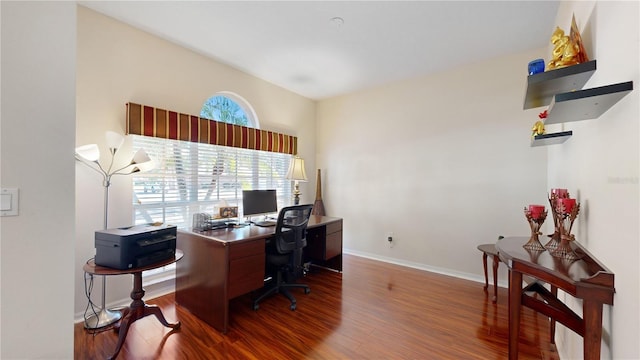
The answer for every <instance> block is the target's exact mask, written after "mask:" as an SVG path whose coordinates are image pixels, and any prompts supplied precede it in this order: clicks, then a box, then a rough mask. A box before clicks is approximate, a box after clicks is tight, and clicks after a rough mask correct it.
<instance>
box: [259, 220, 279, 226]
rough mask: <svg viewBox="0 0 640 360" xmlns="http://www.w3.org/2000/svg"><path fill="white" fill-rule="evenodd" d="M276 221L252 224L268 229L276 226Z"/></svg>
mask: <svg viewBox="0 0 640 360" xmlns="http://www.w3.org/2000/svg"><path fill="white" fill-rule="evenodd" d="M276 223H277V221H274V220H264V221H254V222H253V224H254V225H256V226H262V227H269V226H276Z"/></svg>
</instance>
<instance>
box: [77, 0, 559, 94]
mask: <svg viewBox="0 0 640 360" xmlns="http://www.w3.org/2000/svg"><path fill="white" fill-rule="evenodd" d="M80 4H82V5H83V6H86V7H88V8H91V9H93V10H95V11H98V12H101V13H103V14H105V15H108V16H111V17H113V18H115V19H117V20H120V21H122V22H125V23H128V24H130V25H132V26H134V27H137V28H140V29H142V30H145V31H147V32H149V33H151V34H154V35H156V36H158V37H161V38H164V39H167V40H169V41H172V42H174V43H177V44H179V45H182V46H184V47H186V48H189V49H191V50H194V51H196V52H198V53H201V54H203V55H206V56H209V57H211V58H213V59H215V60H217V61H219V62H222V63H224V64H228V65H231V66H233V67H235V68H237V69H239V70H242V71H244V72H246V73H249V74H251V75H254V76H256V77H259V78H261V79H264V80H266V81H269V82H271V83H273V84H276V85H279V86H281V87H283V88H286V89H289V90H290V91H293V92H295V93H298V94H300V95H303V96H306V97H309V98H311V99H323V98H328V97H332V96H336V95H340V94H345V93H349V92H352V91H356V90H360V89H363V88H367V87H372V86H376V85H381V84H384V83H387V82H391V81H395V80H400V79H405V78H410V77H414V76H420V75H425V74H429V73H433V72H437V71H442V70H445V69H448V68H452V67H456V66H460V65H464V64H469V63H474V62H478V61H482V60H487V59H490V58H494V57H497V56H500V55H506V54H512V53H517V52H521V51H525V50H529V49H535V48H540V47H544V46H546V45H548V43H549V38H550V36H551V33H552V32H553V30H554V28H555V26H556V24H554V21H555V18H556V12H557V9H558V4H559V1H199V2H192V1H81V2H80ZM334 17H341V18H342V19H344V23H343V24H342V25H338V24H336V23H335V22H334V21H332V20H331V19H333V18H334ZM532 60H533V59H532ZM522 66H523V73H524V72H526V64H522Z"/></svg>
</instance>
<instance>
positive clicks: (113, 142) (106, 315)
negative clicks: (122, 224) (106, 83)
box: [75, 131, 153, 329]
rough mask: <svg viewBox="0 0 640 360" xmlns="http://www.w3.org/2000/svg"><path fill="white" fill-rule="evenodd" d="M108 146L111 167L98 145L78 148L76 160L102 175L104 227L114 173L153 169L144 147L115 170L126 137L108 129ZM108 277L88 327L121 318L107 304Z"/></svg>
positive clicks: (87, 323) (121, 173)
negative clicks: (98, 304)
mask: <svg viewBox="0 0 640 360" xmlns="http://www.w3.org/2000/svg"><path fill="white" fill-rule="evenodd" d="M106 140H107V147H108V148H109V153H110V154H111V161H110V162H109V167H108V168H106V169H105V168H104V167H102V165H101V164H100V161H99V160H100V149H98V145H96V144H89V145H83V146H79V147H77V148H76V150H75V152H76V160H77V161H80V162H81V163H83V164H85V165H87V166H88V167H89V168H91V169H92V170H94V171H96V172H97V173H99V174H100V175H102V186H103V187H104V229H107V226H108V222H107V215H108V213H109V186H110V185H111V177H112V176H114V175H130V174H133V173H136V172H139V171H146V170H151V169H152V168H153V161H152V160H151V159H150V158H149V156H148V155H147V153H146V152H145V151H144V149H140V150H138V151H137V152H136V153H135V155H133V158H132V159H131V160H130V161H129V163H128V164H127V165H125V166H123V167H121V168H118V169H115V170H113V163H114V160H115V155H116V152H117V151H118V149H119V148H120V146H122V144H123V143H124V137H123V136H122V135H120V134H118V133H116V132H113V131H107V134H106ZM106 284H107V282H106V277H103V278H102V308H101V310H100V312H98V313H97V314H93V315H92V316H90V317H89V318H87V319H85V322H84V326H85V328H87V329H98V328H102V327H105V326H107V325H111V324H113V323H115V322H116V321H118V320H120V318H121V317H122V314H121V313H120V312H118V311H111V310H109V309H107V308H106V306H105V294H106Z"/></svg>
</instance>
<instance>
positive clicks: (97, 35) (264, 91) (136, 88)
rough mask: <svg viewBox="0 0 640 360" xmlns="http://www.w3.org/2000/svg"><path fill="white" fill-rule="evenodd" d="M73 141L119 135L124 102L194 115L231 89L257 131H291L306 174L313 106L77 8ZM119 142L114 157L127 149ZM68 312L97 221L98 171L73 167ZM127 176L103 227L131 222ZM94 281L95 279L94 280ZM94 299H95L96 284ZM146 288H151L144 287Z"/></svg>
mask: <svg viewBox="0 0 640 360" xmlns="http://www.w3.org/2000/svg"><path fill="white" fill-rule="evenodd" d="M77 32H78V61H77V62H78V64H77V79H78V80H77V123H76V130H77V134H76V135H77V145H82V144H87V143H98V145H99V146H100V147H101V149H105V146H104V133H105V131H107V130H113V131H118V132H120V133H124V126H125V103H127V102H129V101H131V102H136V103H141V104H145V105H151V106H156V107H159V108H164V109H169V110H174V111H179V112H183V113H187V114H195V115H198V114H199V113H200V109H201V108H202V104H203V103H204V101H205V100H206V99H207V98H209V97H210V96H212V95H213V94H215V93H216V92H218V91H223V90H224V91H232V92H234V93H236V94H238V95H240V96H242V97H243V98H244V99H246V100H247V101H248V102H249V103H250V104H252V105H253V106H254V110H255V112H256V114H257V116H258V118H259V121H260V125H261V127H262V128H263V129H269V130H274V131H280V132H284V133H287V134H291V135H296V136H298V153H299V154H300V156H301V157H302V158H304V159H305V163H306V170H307V172H310V173H313V169H314V168H315V163H314V153H315V134H314V131H315V103H314V102H313V101H311V100H309V99H307V98H304V97H301V96H299V95H296V94H293V93H291V92H288V91H285V90H283V89H282V88H279V87H277V86H274V85H272V84H270V83H267V82H265V81H262V80H259V79H256V78H254V77H252V76H249V75H247V74H245V73H242V72H239V71H237V70H234V69H232V68H230V67H228V66H225V65H222V64H220V63H217V62H215V61H212V60H210V59H207V58H205V57H203V56H201V55H198V54H196V53H194V52H192V51H189V50H187V49H185V48H183V47H180V46H177V45H175V44H172V43H169V42H167V41H164V40H161V39H159V38H157V37H154V36H152V35H150V34H148V33H145V32H142V31H140V30H137V29H135V28H133V27H130V26H128V25H125V24H123V23H120V22H118V21H115V20H113V19H111V18H109V17H106V16H104V15H101V14H99V13H97V12H94V11H92V10H89V9H87V8H84V7H78V30H77ZM130 146H131V145H130V140H128V141H127V142H126V143H125V147H124V148H123V149H122V150H121V151H120V152H122V155H121V157H120V158H119V159H120V161H122V162H126V161H127V160H129V159H128V156H127V154H131V150H130ZM76 171H77V177H76V195H77V201H76V210H77V212H76V224H77V226H76V232H77V243H76V258H75V271H76V276H75V278H76V280H77V282H76V287H75V311H76V315H78V314H81V313H82V312H83V311H84V307H85V306H86V303H87V301H86V299H85V296H84V287H83V284H82V281H81V280H82V276H83V273H82V265H83V264H84V262H85V261H86V260H87V259H89V258H91V257H93V256H94V255H95V248H94V231H95V230H97V229H101V228H102V226H103V218H102V213H103V205H102V204H103V188H102V185H101V180H100V178H99V176H98V175H97V174H96V173H94V172H92V171H90V170H89V169H88V168H87V167H85V166H82V165H81V164H78V165H77V167H76ZM310 180H312V181H310V182H308V183H303V184H301V191H302V201H303V202H313V199H314V197H313V196H314V193H313V189H314V181H313V180H314V179H310ZM131 201H132V200H131V178H129V177H120V178H118V179H114V182H113V185H112V188H111V190H110V201H109V227H117V226H126V225H130V224H131V223H132V206H131ZM98 285H100V282H99V281H98ZM95 289H96V290H95V291H94V295H95V297H94V298H93V299H94V302H97V303H98V304H99V303H100V301H99V299H100V294H101V286H96V288H95ZM146 290H147V292H148V293H150V291H153V289H152V288H151V287H147V289H146ZM130 292H131V278H130V277H127V276H122V277H110V278H109V279H108V281H107V304H114V305H115V304H128V303H129V302H130V300H127V299H128V298H129V293H130Z"/></svg>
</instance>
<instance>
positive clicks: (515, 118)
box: [316, 2, 640, 359]
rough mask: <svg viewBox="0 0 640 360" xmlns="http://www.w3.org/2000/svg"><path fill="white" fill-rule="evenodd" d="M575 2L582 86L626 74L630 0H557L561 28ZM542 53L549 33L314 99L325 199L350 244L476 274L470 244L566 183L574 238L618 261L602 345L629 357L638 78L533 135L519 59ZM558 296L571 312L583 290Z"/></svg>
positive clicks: (571, 346)
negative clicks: (574, 203)
mask: <svg viewBox="0 0 640 360" xmlns="http://www.w3.org/2000/svg"><path fill="white" fill-rule="evenodd" d="M574 12H575V13H576V20H577V21H578V26H579V27H580V28H581V29H582V36H583V40H584V41H585V46H586V48H587V52H588V54H589V55H590V57H591V58H592V59H597V61H598V70H597V71H596V73H595V74H594V75H593V77H592V78H591V80H590V81H589V83H588V84H587V86H586V87H595V86H602V85H607V84H611V83H617V82H624V81H629V80H633V81H634V83H635V86H636V87H637V86H638V85H637V84H638V64H639V63H640V62H639V59H638V52H639V47H638V39H639V38H640V35H639V30H638V23H639V22H638V2H597V3H594V2H566V3H562V5H561V8H560V10H559V13H558V18H557V24H558V25H559V26H561V27H562V28H564V29H565V30H566V31H567V32H568V30H569V26H570V22H571V14H572V13H574ZM552 31H553V29H550V30H549V36H550V34H551V32H552ZM550 54H551V47H549V48H548V49H540V50H536V51H531V52H527V53H523V54H516V55H513V56H510V57H505V58H500V59H493V60H491V61H488V62H486V63H480V64H475V65H472V66H466V67H463V68H459V69H454V70H451V71H447V72H443V73H440V74H436V75H432V76H425V77H424V78H421V79H411V80H407V81H404V82H399V83H396V84H389V85H386V86H384V87H380V88H376V89H369V90H365V91H361V92H358V93H354V94H349V95H346V96H342V97H338V98H334V99H329V100H325V101H321V102H320V103H319V105H318V118H317V128H318V141H317V149H318V150H317V155H316V156H317V164H318V167H319V168H321V169H323V173H324V178H323V187H324V189H323V195H324V203H325V207H326V209H327V211H328V213H329V214H330V215H336V216H342V217H344V220H345V222H344V224H345V232H344V246H345V248H347V250H348V251H349V252H352V253H356V254H361V255H365V256H369V257H372V258H378V259H382V260H386V261H391V262H396V263H400V264H405V265H410V266H414V267H418V268H424V269H428V270H435V271H439V272H443V273H448V274H452V275H456V276H460V277H466V278H470V279H475V280H480V279H482V275H481V274H482V267H481V265H480V255H479V253H478V252H477V250H476V245H477V244H480V243H487V242H492V241H494V240H495V238H496V237H497V235H499V234H503V235H517V234H527V233H528V227H527V225H526V222H525V220H524V217H523V214H522V208H523V206H524V205H526V204H530V203H540V204H546V194H547V192H548V191H549V189H551V188H554V187H566V188H568V189H569V190H570V192H571V194H572V195H574V196H576V197H577V198H578V200H579V201H580V202H581V203H582V213H581V214H580V215H579V217H578V221H577V223H576V227H577V229H576V232H575V233H576V236H577V238H578V241H580V242H581V243H582V244H584V245H586V246H587V248H588V249H589V250H590V251H591V252H592V253H593V254H594V255H595V256H596V257H598V258H599V259H600V260H601V261H602V262H603V263H604V264H606V265H607V266H608V267H609V268H610V269H611V270H612V271H613V272H614V273H615V275H616V296H615V300H614V302H615V304H614V306H613V307H608V306H607V307H605V319H604V321H603V326H604V335H603V337H604V345H603V349H602V357H603V358H615V359H638V358H640V351H639V349H638V346H639V344H638V341H637V340H638V338H640V331H639V323H640V313H639V306H638V303H639V300H640V296H639V291H638V289H639V283H638V274H640V269H639V265H638V264H639V263H640V261H639V260H640V259H639V256H640V254H639V252H640V251H639V246H638V239H639V237H640V236H639V235H640V234H639V230H638V220H639V212H638V164H639V162H638V156H639V145H638V143H639V142H638V130H639V129H638V121H639V117H638V107H639V106H638V105H639V104H638V90H634V91H633V92H631V93H630V94H629V95H627V96H626V97H625V98H624V99H623V100H622V101H621V102H620V103H618V104H617V105H616V106H615V107H614V108H612V109H611V110H610V111H609V112H607V113H606V114H604V115H603V116H601V117H600V118H599V119H597V120H588V121H583V122H576V123H570V124H564V125H555V126H549V127H548V129H547V130H548V132H554V131H559V130H562V129H566V130H569V129H571V130H573V131H574V136H573V137H572V138H571V139H570V140H568V141H567V142H566V143H565V144H563V145H556V146H550V147H542V148H539V147H536V148H530V147H529V138H528V137H529V134H530V128H531V125H532V124H533V123H534V122H535V121H536V120H537V114H538V112H540V111H542V110H543V109H544V108H538V109H530V110H526V111H523V110H522V104H523V97H524V90H525V80H526V65H527V62H528V61H530V60H532V59H535V58H541V57H542V58H545V59H546V60H549V59H550ZM547 157H548V161H547ZM546 225H547V232H550V231H551V230H552V227H553V226H552V222H550V221H548V222H547V224H546ZM387 232H393V233H394V238H395V239H397V243H396V244H395V246H394V247H391V248H390V247H389V246H388V244H387V242H386V234H387ZM501 268H504V266H503V267H501ZM505 275H506V272H505V270H504V269H503V270H502V271H501V274H500V277H501V279H503V281H502V283H503V284H505V282H506V281H505V280H506V276H505ZM565 301H567V302H568V303H569V304H570V305H572V306H573V307H574V309H575V311H576V312H577V313H578V314H581V310H580V309H581V303H579V302H576V301H574V300H573V299H572V298H569V297H567V298H566V299H565ZM557 338H558V339H557V340H558V349H559V351H560V353H561V354H560V355H561V358H563V359H564V358H567V359H577V358H581V357H582V338H581V337H579V336H577V335H575V334H573V333H572V332H571V331H569V330H566V329H564V328H563V326H562V325H559V331H558V333H557Z"/></svg>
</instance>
